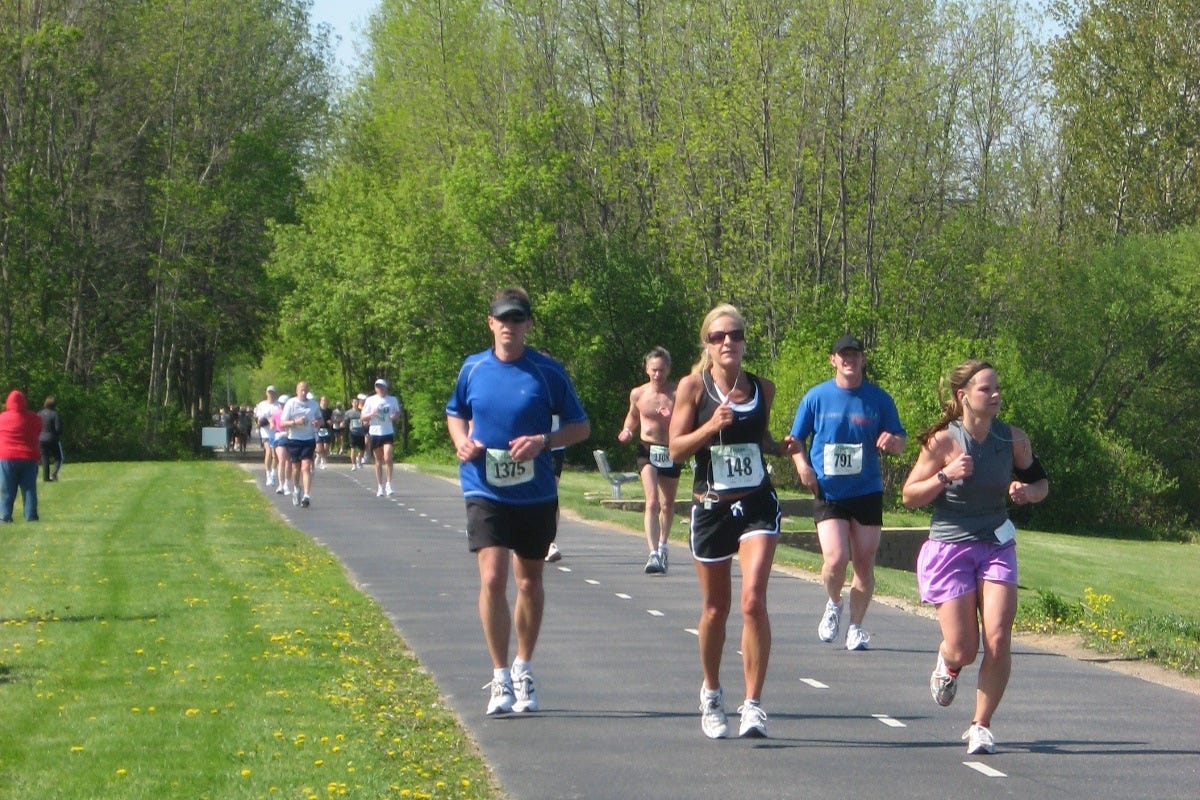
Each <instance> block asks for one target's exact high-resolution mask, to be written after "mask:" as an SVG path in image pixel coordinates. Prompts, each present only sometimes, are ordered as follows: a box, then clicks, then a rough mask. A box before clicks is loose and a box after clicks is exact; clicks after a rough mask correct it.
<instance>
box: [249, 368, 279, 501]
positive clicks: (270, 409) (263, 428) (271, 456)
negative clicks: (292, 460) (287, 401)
mask: <svg viewBox="0 0 1200 800" xmlns="http://www.w3.org/2000/svg"><path fill="white" fill-rule="evenodd" d="M277 396H278V395H277V393H276V392H275V387H274V386H268V387H267V391H266V399H265V400H259V401H258V405H256V406H255V407H254V424H255V425H257V426H258V440H259V441H260V442H261V443H262V448H263V469H265V470H266V471H267V486H274V485H275V441H274V438H275V437H274V436H272V435H271V415H272V414H274V413H275V409H276V408H278V407H279V404H278V403H276V402H275V398H276V397H277Z"/></svg>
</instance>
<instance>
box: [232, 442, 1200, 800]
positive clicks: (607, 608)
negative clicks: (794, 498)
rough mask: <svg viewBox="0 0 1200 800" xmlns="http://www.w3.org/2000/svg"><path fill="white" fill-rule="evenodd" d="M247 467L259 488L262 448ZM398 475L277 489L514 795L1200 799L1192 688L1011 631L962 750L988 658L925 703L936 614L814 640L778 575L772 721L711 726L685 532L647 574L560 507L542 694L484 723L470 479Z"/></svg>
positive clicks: (877, 621) (325, 476) (730, 696)
mask: <svg viewBox="0 0 1200 800" xmlns="http://www.w3.org/2000/svg"><path fill="white" fill-rule="evenodd" d="M246 466H247V469H248V470H249V471H250V472H251V473H252V474H253V475H254V476H255V479H256V481H257V483H258V485H259V486H260V487H261V485H262V475H263V473H262V467H261V464H260V465H257V466H256V467H255V466H250V465H246ZM393 484H394V486H395V488H396V492H397V493H396V495H395V496H394V497H392V498H376V497H375V481H374V473H373V471H372V470H371V469H369V468H368V469H366V470H363V471H351V470H350V469H349V467H348V465H344V464H339V465H336V466H330V467H329V468H328V469H325V470H318V471H317V472H316V477H315V481H314V489H313V505H312V507H311V508H309V509H300V508H294V507H293V506H292V505H291V502H290V499H288V498H284V497H281V496H278V495H275V494H273V493H271V494H270V497H272V498H273V499H274V500H275V502H276V505H277V507H278V509H279V511H280V513H282V514H283V516H284V517H285V518H287V519H288V520H289V521H290V522H291V523H292V524H294V525H295V526H296V527H297V528H298V529H300V530H302V531H304V532H305V533H307V534H308V535H310V536H312V537H313V538H314V539H315V540H316V541H318V542H319V543H321V544H323V545H324V546H326V547H328V548H329V549H330V550H331V551H332V552H333V553H334V554H335V555H336V556H337V557H338V558H339V559H341V561H342V562H343V563H344V564H345V565H346V567H347V569H348V570H349V571H350V572H351V573H352V575H353V576H354V577H355V579H356V580H357V581H358V582H359V585H360V586H361V587H362V589H363V591H365V592H366V593H368V594H370V595H371V596H372V597H374V598H375V599H376V600H377V601H378V602H379V603H380V604H381V605H382V607H383V608H384V609H385V610H386V612H387V613H388V614H389V616H390V617H391V619H392V620H393V621H394V623H395V625H396V627H397V629H398V630H399V632H400V634H401V635H402V636H403V638H404V640H405V641H406V642H407V643H408V645H409V646H410V647H411V648H412V649H413V651H414V652H415V653H416V654H417V657H418V658H419V659H420V660H421V663H422V664H424V665H425V666H426V667H427V668H428V669H429V670H430V672H431V673H432V675H433V676H434V678H435V679H436V681H437V683H438V685H439V687H440V688H441V691H442V692H443V694H444V695H445V697H446V698H447V701H448V702H449V704H450V705H451V706H452V708H453V709H454V710H455V711H456V712H457V714H458V715H459V716H460V718H461V719H462V721H463V723H464V724H465V725H466V727H467V728H468V729H469V730H470V733H471V735H472V736H473V737H474V738H475V740H476V741H477V742H478V743H479V745H480V747H481V748H482V750H483V753H484V756H485V758H486V759H487V761H488V763H489V764H490V765H491V767H492V769H493V770H494V771H495V773H496V775H497V777H498V779H499V781H500V782H501V784H502V785H503V786H504V788H505V790H506V791H507V792H508V793H509V795H510V796H511V797H512V798H517V799H518V800H534V799H535V798H597V799H600V798H641V797H651V798H659V797H661V798H703V800H710V798H714V797H747V798H758V797H763V798H765V797H823V798H842V797H847V798H848V797H880V798H884V797H886V798H889V800H890V799H891V798H919V800H930V798H939V797H954V798H976V797H980V798H991V797H1008V796H1013V797H1022V798H1042V797H1046V798H1050V797H1053V798H1142V797H1145V798H1149V797H1155V798H1196V797H1200V788H1198V787H1200V697H1198V696H1196V695H1192V694H1188V693H1185V692H1181V691H1178V690H1174V689H1169V688H1165V687H1161V686H1158V685H1155V684H1151V683H1147V682H1144V681H1142V680H1140V679H1137V678H1133V677H1128V676H1125V675H1120V674H1117V673H1115V672H1112V671H1109V670H1105V669H1102V668H1100V667H1098V666H1096V665H1094V664H1087V663H1082V662H1077V661H1074V660H1071V659H1069V658H1066V657H1063V656H1058V655H1053V654H1049V653H1045V652H1042V651H1039V650H1034V649H1031V648H1028V647H1026V646H1022V645H1021V644H1018V646H1017V648H1016V652H1015V653H1014V665H1013V677H1012V681H1011V683H1010V685H1009V689H1008V693H1007V694H1006V696H1005V699H1004V702H1003V704H1002V705H1001V708H1000V713H999V714H998V715H997V717H996V719H995V720H994V723H993V726H992V730H993V733H994V734H995V735H996V738H997V740H998V752H997V753H996V754H995V755H992V756H967V755H966V752H965V745H964V743H963V742H961V741H960V740H959V737H960V735H961V734H962V732H963V731H965V730H966V728H967V726H968V725H969V724H970V721H971V720H970V718H971V712H972V711H973V706H974V704H973V702H972V701H973V699H974V697H973V691H972V690H973V689H974V682H975V678H976V675H977V672H976V669H975V667H969V668H967V669H966V670H964V673H963V678H962V680H961V682H960V685H959V697H958V699H957V700H956V701H955V703H954V705H953V706H951V707H950V708H948V709H943V708H939V707H938V706H936V705H935V704H934V703H933V701H932V700H931V699H930V697H929V690H928V679H929V672H930V670H931V669H932V667H933V660H934V653H935V648H936V647H937V643H938V640H939V636H938V629H937V624H936V622H935V621H933V620H931V619H928V618H925V617H922V616H919V615H914V614H910V613H907V612H904V611H901V610H898V609H894V608H890V607H886V606H883V605H881V604H879V603H876V604H873V605H872V608H871V611H870V613H869V615H868V617H867V624H866V627H867V628H868V630H870V631H871V632H872V636H873V638H872V641H871V650H870V651H869V652H857V653H850V652H847V651H846V650H844V649H843V648H842V647H841V646H840V643H839V644H838V645H827V644H822V643H821V642H819V641H818V640H817V636H816V625H817V621H818V617H819V615H820V612H821V609H822V608H823V604H824V599H823V592H822V590H821V589H820V588H819V586H818V585H817V584H815V583H813V582H811V581H807V580H803V579H799V578H796V577H793V576H790V575H788V574H786V573H784V572H781V571H779V570H776V572H775V573H774V574H773V575H772V578H771V588H770V595H769V606H770V609H771V622H772V628H773V632H774V646H773V649H772V655H771V665H770V670H769V673H768V676H767V685H766V691H765V694H764V697H763V706H764V708H765V709H766V710H767V712H768V714H769V719H768V732H769V734H770V738H768V739H744V740H743V739H737V738H731V739H728V740H724V741H710V740H708V739H706V738H705V737H704V735H703V734H702V733H701V732H700V717H699V710H698V698H697V693H698V691H699V686H700V680H701V676H700V666H699V655H698V645H697V641H696V633H695V626H696V621H697V617H698V613H699V604H700V596H699V589H698V586H697V583H696V577H695V573H694V570H693V569H692V565H691V560H690V557H689V555H688V553H687V552H686V550H687V549H686V547H685V546H682V545H681V543H675V544H674V545H673V549H672V551H671V562H670V572H669V574H668V575H666V576H661V577H657V576H655V577H652V576H647V575H643V574H642V566H643V564H644V562H645V553H644V552H643V548H644V546H645V545H644V542H643V539H642V537H641V536H640V535H633V534H627V533H622V532H617V531H614V530H611V529H609V528H606V527H600V526H595V525H591V524H588V523H584V522H579V521H573V520H567V519H564V520H563V521H562V523H561V525H560V529H559V543H560V545H561V547H562V549H563V553H564V558H563V560H562V561H560V562H558V563H557V564H551V565H547V569H546V594H547V607H546V616H545V621H544V624H543V628H542V635H541V639H540V642H539V646H538V650H537V653H536V654H535V657H534V674H535V677H536V678H537V689H538V696H539V699H540V701H541V706H542V709H543V710H542V711H541V712H539V713H537V714H525V715H511V716H508V717H492V718H489V717H487V716H485V714H484V709H485V707H486V703H487V694H486V692H484V691H482V690H481V689H480V687H481V686H482V685H483V684H484V683H486V682H487V681H488V680H490V677H491V666H490V664H489V663H488V658H487V654H486V650H485V648H484V645H483V634H482V632H481V630H480V626H479V619H478V615H477V611H476V599H477V594H478V585H479V583H478V574H477V572H476V569H475V561H474V558H473V557H472V556H471V555H470V554H469V553H468V552H467V550H466V534H465V530H464V526H465V513H464V509H463V501H462V496H461V494H460V493H459V490H458V487H457V485H456V484H454V483H451V482H448V481H445V480H442V479H439V478H434V477H429V476H425V475H421V474H419V473H417V472H415V471H411V470H408V469H402V468H398V469H397V472H396V476H395V480H394V482H393ZM597 485H598V487H599V484H597ZM264 491H269V490H266V489H264ZM736 580H737V577H736V569H735V581H736ZM511 594H512V589H511V587H510V596H511ZM734 597H735V608H734V611H733V613H732V614H731V617H730V624H729V628H728V630H729V639H728V641H727V644H726V658H725V661H724V664H723V666H722V681H723V683H724V687H725V695H726V696H725V702H726V710H727V711H728V712H729V714H730V726H731V728H733V734H736V732H737V715H736V713H735V709H736V708H737V706H738V705H739V704H740V702H741V700H742V697H743V694H742V692H743V688H744V684H743V681H742V675H741V661H740V657H739V656H738V654H737V643H738V638H739V636H740V633H741V621H740V617H739V616H738V614H737V610H736V597H737V587H736V585H735V587H734ZM843 635H844V630H843Z"/></svg>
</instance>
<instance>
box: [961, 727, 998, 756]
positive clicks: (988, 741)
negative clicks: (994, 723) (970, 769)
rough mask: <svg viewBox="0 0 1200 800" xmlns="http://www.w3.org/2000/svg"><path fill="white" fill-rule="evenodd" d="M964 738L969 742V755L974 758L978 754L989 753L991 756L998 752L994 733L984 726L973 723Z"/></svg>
mask: <svg viewBox="0 0 1200 800" xmlns="http://www.w3.org/2000/svg"><path fill="white" fill-rule="evenodd" d="M962 738H963V739H965V740H966V742H967V755H969V756H973V755H975V754H976V753H987V754H988V755H991V754H992V753H995V752H996V739H995V737H993V736H992V732H991V731H989V730H988V729H987V728H985V727H983V726H982V725H977V724H975V723H974V722H972V723H971V727H969V728H967V732H966V733H964V734H963V735H962Z"/></svg>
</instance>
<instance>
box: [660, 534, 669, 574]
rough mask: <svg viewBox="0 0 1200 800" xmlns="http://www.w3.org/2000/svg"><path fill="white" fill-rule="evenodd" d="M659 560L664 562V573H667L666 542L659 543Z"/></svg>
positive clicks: (661, 562)
mask: <svg viewBox="0 0 1200 800" xmlns="http://www.w3.org/2000/svg"><path fill="white" fill-rule="evenodd" d="M658 561H659V563H660V564H662V568H663V575H666V574H667V546H666V544H664V543H661V542H660V543H659V545H658Z"/></svg>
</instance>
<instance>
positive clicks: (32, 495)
mask: <svg viewBox="0 0 1200 800" xmlns="http://www.w3.org/2000/svg"><path fill="white" fill-rule="evenodd" d="M41 432H42V418H41V417H39V416H38V415H37V414H35V413H34V412H32V411H30V410H29V409H28V408H27V407H26V405H25V395H24V394H22V393H21V392H20V391H19V390H17V389H13V390H12V391H11V392H9V393H8V402H7V403H6V404H5V406H4V410H3V411H0V489H2V493H0V522H12V518H13V516H12V515H13V505H14V504H15V503H16V501H17V488H18V487H20V489H21V504H22V505H23V506H24V508H25V520H26V522H37V519H38V507H37V506H38V503H37V478H38V466H39V464H40V459H41V449H40V448H39V446H38V436H39V435H40V434H41Z"/></svg>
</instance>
